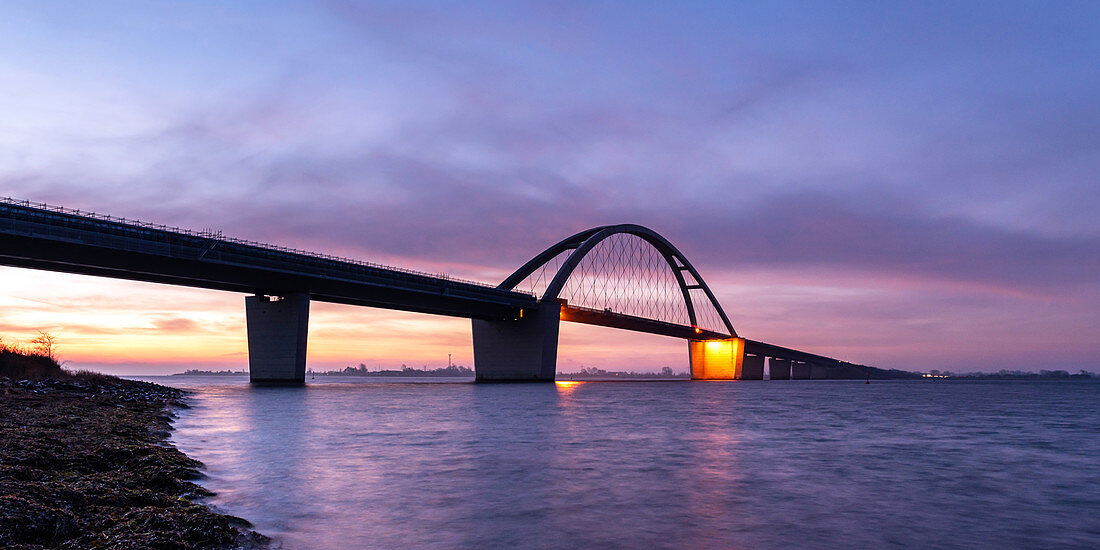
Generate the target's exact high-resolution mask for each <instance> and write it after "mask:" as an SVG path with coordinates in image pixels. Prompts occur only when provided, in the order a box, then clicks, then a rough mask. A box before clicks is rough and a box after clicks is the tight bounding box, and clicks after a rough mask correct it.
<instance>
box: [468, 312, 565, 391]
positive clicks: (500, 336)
mask: <svg viewBox="0 0 1100 550" xmlns="http://www.w3.org/2000/svg"><path fill="white" fill-rule="evenodd" d="M560 316H561V304H558V303H557V302H541V303H539V307H538V309H535V310H530V309H527V310H523V316H522V317H521V318H519V319H516V320H514V321H483V320H481V319H474V320H473V332H474V376H475V377H476V379H477V380H479V381H486V382H488V381H500V382H518V381H528V382H534V381H543V382H553V381H554V373H555V372H556V370H557V360H558V325H559V324H560Z"/></svg>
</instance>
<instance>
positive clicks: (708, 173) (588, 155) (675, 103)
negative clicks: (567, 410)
mask: <svg viewBox="0 0 1100 550" xmlns="http://www.w3.org/2000/svg"><path fill="white" fill-rule="evenodd" d="M1079 7H1080V6H1079ZM437 9H438V12H436V10H428V9H426V8H424V7H417V6H405V5H402V4H400V3H398V4H394V5H388V6H385V7H383V6H371V7H357V8H346V7H344V8H342V7H339V4H337V5H331V4H308V3H296V2H289V3H279V4H278V5H273V6H268V7H265V8H264V9H263V10H260V9H259V8H257V7H256V6H253V5H249V4H231V5H225V4H215V3H209V2H189V3H186V4H181V5H178V6H174V7H172V8H170V9H168V8H165V9H159V8H157V7H155V6H153V5H127V6H125V7H122V6H117V5H105V6H103V7H102V8H101V9H69V8H67V7H64V6H60V5H54V4H37V3H31V4H24V5H19V3H16V4H7V5H5V6H4V7H0V86H2V87H3V89H4V90H5V96H4V97H5V100H4V102H2V104H0V195H4V196H9V195H10V196H13V197H17V198H26V199H30V200H34V201H42V202H48V203H51V204H58V205H63V206H67V207H70V208H80V209H84V210H94V211H97V212H101V213H108V214H111V215H114V216H124V217H127V218H134V219H142V220H146V221H151V222H157V223H164V224H168V225H175V226H181V227H188V228H193V229H198V230H201V229H205V228H209V229H213V230H220V231H223V232H224V233H225V234H226V235H231V236H235V237H241V238H247V239H254V240H258V241H262V242H267V243H273V244H279V245H286V246H292V247H296V248H300V249H304V250H311V251H316V252H320V253H326V254H336V255H341V256H346V257H351V258H356V259H360V260H365V261H371V262H378V263H384V264H387V265H394V266H399V267H406V268H410V269H416V270H420V271H425V272H429V273H447V274H449V275H452V276H456V277H461V278H466V279H472V280H477V281H481V282H484V283H486V284H490V285H496V284H498V283H500V282H501V281H503V280H504V279H505V278H506V277H507V276H508V275H509V274H510V273H511V272H512V271H513V270H515V269H516V268H517V267H519V266H521V265H523V263H524V262H526V261H528V260H529V259H531V258H532V257H533V256H534V255H535V254H537V253H538V252H539V251H541V250H543V249H545V248H546V247H548V246H550V245H551V244H553V243H555V242H557V241H558V240H559V239H562V238H564V237H566V236H568V235H570V234H573V233H575V232H576V231H579V230H582V229H585V228H589V227H594V226H598V225H602V224H608V223H626V222H629V223H639V224H642V225H645V226H647V227H651V228H653V229H654V230H655V231H657V232H659V233H660V234H661V235H664V236H666V237H667V238H668V239H669V240H670V241H671V242H672V243H674V244H675V245H676V246H677V247H678V248H679V249H680V250H681V251H682V252H683V253H684V255H685V256H686V257H688V258H690V259H691V262H692V264H693V265H694V266H695V267H696V268H697V269H698V271H699V272H700V274H701V275H702V276H703V277H704V278H705V279H706V282H707V283H708V284H709V286H710V287H711V289H712V290H713V291H714V293H715V295H716V297H717V299H718V300H719V301H720V302H721V304H722V305H723V306H724V308H725V310H726V312H727V313H728V315H729V317H730V320H731V321H732V323H733V325H734V327H736V330H737V332H738V334H741V335H744V336H746V337H749V338H753V339H760V340H766V341H768V342H774V343H776V344H778V345H785V346H792V347H796V348H798V349H802V350H806V351H809V352H812V353H817V354H821V355H825V356H829V357H837V358H841V359H843V360H846V361H852V362H855V363H861V364H868V365H875V366H881V367H885V368H902V369H909V370H913V371H925V370H928V369H929V368H933V367H935V368H940V369H953V370H961V371H968V370H980V369H989V368H991V367H996V368H998V369H999V368H1007V369H1024V370H1032V371H1037V370H1039V369H1042V368H1055V367H1056V368H1060V369H1067V370H1070V371H1076V370H1078V369H1089V368H1094V367H1095V362H1096V361H1097V358H1098V357H1100V341H1098V340H1097V339H1096V338H1095V337H1094V334H1093V332H1094V331H1093V330H1092V327H1096V326H1100V282H1098V279H1097V277H1096V275H1095V274H1096V273H1097V272H1100V226H1098V225H1097V224H1096V222H1095V212H1096V211H1097V209H1098V208H1100V194H1097V193H1096V192H1095V189H1094V180H1095V174H1096V173H1098V172H1100V166H1098V162H1100V161H1098V159H1100V156H1098V155H1096V144H1095V139H1094V136H1093V132H1092V130H1091V129H1092V128H1095V127H1097V126H1098V125H1100V120H1097V114H1096V109H1095V108H1094V106H1095V98H1096V96H1097V93H1098V92H1097V90H1098V89H1100V76H1098V73H1097V71H1095V70H1093V65H1094V60H1095V59H1096V58H1097V56H1100V51H1098V49H1097V42H1098V41H1097V39H1096V35H1095V33H1093V32H1091V31H1090V30H1089V29H1087V28H1086V27H1084V26H1082V25H1081V24H1080V22H1082V21H1089V20H1092V18H1093V15H1094V14H1091V13H1089V14H1075V13H1073V12H1074V9H1070V8H1069V7H1065V9H1060V10H1046V11H1043V12H1042V13H1037V12H1036V13H1033V10H1031V9H1025V7H1023V6H1019V5H1015V6H1014V7H1006V8H1005V9H1003V10H996V12H997V13H986V11H987V10H984V9H978V7H976V6H969V7H967V6H959V7H957V10H955V11H957V13H954V14H953V15H952V16H951V17H946V18H945V17H943V14H941V13H939V12H938V11H937V10H936V9H933V8H930V7H925V6H923V5H921V4H919V3H918V4H913V5H909V6H904V7H896V9H893V10H878V9H868V10H867V12H866V13H865V14H864V15H863V16H861V17H839V16H836V15H826V14H825V13H824V12H821V11H819V10H809V11H808V12H807V11H806V10H803V9H798V8H795V7H790V6H788V7H785V8H780V7H776V8H775V9H774V10H773V11H769V10H757V9H748V8H746V9H745V10H737V9H732V8H731V7H729V6H724V5H722V4H720V3H719V4H705V3H703V4H692V5H690V6H686V7H684V9H679V8H676V7H673V6H672V5H664V6H662V5H659V4H658V5H649V6H627V5H618V6H614V5H613V6H603V7H598V6H588V5H575V6H572V7H569V8H564V7H563V8H562V9H561V10H550V9H546V10H543V9H541V8H535V7H532V6H527V5H522V6H519V5H517V6H514V7H512V8H510V9H509V10H508V11H509V14H508V15H501V14H499V13H487V12H483V11H482V10H479V9H470V10H466V9H457V8H454V7H446V6H438V7H437ZM1075 9H1076V8H1075ZM261 11H262V12H263V13H262V17H261V16H260V15H261V14H260V13H259V12H261ZM490 11H492V10H490ZM841 11H843V10H841ZM1082 11H1089V10H1086V9H1084V8H1082ZM1039 20H1041V21H1045V22H1046V23H1043V25H1048V26H1049V27H1050V28H1051V29H1058V31H1057V32H1054V31H1050V32H1045V31H1044V32H1032V31H1028V30H1027V29H1033V28H1037V27H1032V25H1034V24H1036V23H1035V22H1036V21H1039ZM1040 26H1042V25H1040ZM898 28H904V29H908V30H906V31H905V32H904V33H901V34H898V33H892V32H885V31H883V29H898ZM1043 28H1046V27H1043ZM657 29H660V31H659V32H657V31H656V30H657ZM975 29H978V30H979V31H980V32H972V31H974V30H975ZM655 32H656V33H657V35H659V36H660V37H661V39H660V40H655V39H654V36H655V34H654V33H655ZM899 32H900V31H899ZM900 35H904V36H905V39H904V40H899V39H898V38H897V37H898V36H900ZM519 37H523V38H522V39H521V38H519ZM745 37H751V39H750V38H745ZM792 37H799V39H798V40H793V39H792ZM1005 37H1012V38H1011V40H1009V39H1007V38H1005ZM517 40H518V41H519V43H522V46H519V45H517ZM746 41H748V42H746ZM748 43H752V44H753V46H752V47H747V46H746V44H748ZM197 44H198V45H202V46H201V47H196V45H197ZM809 44H814V46H813V47H810V46H808V45H809ZM1035 59H1044V60H1049V61H1050V62H1049V63H1035V62H1034V60H1035ZM0 289H3V290H2V291H0V338H3V339H4V341H5V342H27V341H29V340H30V339H32V338H33V337H34V336H35V335H37V334H38V331H40V330H46V331H49V332H51V333H55V334H56V335H57V336H58V338H59V342H60V346H61V348H60V354H61V358H62V359H63V360H66V361H68V362H69V365H70V366H72V367H75V368H91V369H98V370H103V371H107V372H117V373H137V372H146V373H166V372H175V371H179V370H181V369H183V368H217V369H225V368H228V369H242V368H245V367H246V364H247V361H246V355H245V352H246V346H245V329H244V314H243V301H244V296H243V295H240V294H232V293H225V292H217V291H206V290H193V289H184V288H179V287H172V286H166V285H155V284H147V283H133V282H125V281H117V280H110V279H102V278H94V277H83V276H76V275H65V274H57V273H45V272H34V271H28V270H23V269H13V268H0ZM642 296H646V295H645V294H642ZM616 299H623V297H622V296H618V297H617V298H616ZM590 328H591V327H586V328H584V329H583V330H582V329H579V328H576V327H572V325H571V324H569V323H565V324H564V326H563V328H562V336H561V338H562V342H563V344H562V348H561V350H560V354H559V356H560V358H561V359H560V360H559V369H560V370H562V371H571V370H576V369H577V368H579V367H580V366H581V365H585V366H597V367H600V368H605V369H612V370H619V369H626V370H630V369H637V370H649V371H655V370H658V369H660V368H661V367H663V366H666V365H667V366H670V367H672V368H673V369H675V370H676V371H678V372H684V371H685V370H686V369H687V368H688V364H687V354H686V353H685V350H684V347H685V345H684V343H683V342H682V341H678V342H677V341H672V340H669V339H666V338H662V337H657V336H646V335H637V334H630V333H627V332H623V331H615V330H613V329H608V330H607V331H604V330H596V331H592V330H590ZM706 328H710V327H706ZM447 354H452V355H453V360H454V362H455V363H457V364H464V365H467V366H470V365H472V347H471V343H470V322H469V320H466V319H459V318H436V317H431V316H428V315H419V314H411V313H400V312H394V311H386V310H372V309H367V308H351V307H344V306H333V305H326V304H320V303H314V304H312V307H311V312H310V327H309V354H308V356H309V367H310V368H313V369H329V368H342V367H343V366H346V365H356V364H358V363H364V364H366V365H368V366H372V367H374V366H381V367H391V368H392V367H399V366H400V365H401V364H407V365H410V366H417V367H419V366H442V365H445V364H446V360H447V359H446V358H447Z"/></svg>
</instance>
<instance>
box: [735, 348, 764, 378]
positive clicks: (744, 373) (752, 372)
mask: <svg viewBox="0 0 1100 550" xmlns="http://www.w3.org/2000/svg"><path fill="white" fill-rule="evenodd" d="M738 379H739V380H763V379H764V356H763V355H748V354H745V358H744V359H743V360H742V361H741V376H740V377H738Z"/></svg>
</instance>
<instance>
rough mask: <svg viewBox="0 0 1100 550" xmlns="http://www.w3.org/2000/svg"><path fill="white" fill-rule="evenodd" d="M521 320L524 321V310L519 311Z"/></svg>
mask: <svg viewBox="0 0 1100 550" xmlns="http://www.w3.org/2000/svg"><path fill="white" fill-rule="evenodd" d="M519 318H520V319H523V310H522V309H521V310H519Z"/></svg>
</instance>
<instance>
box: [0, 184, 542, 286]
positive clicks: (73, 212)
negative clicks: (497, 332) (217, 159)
mask: <svg viewBox="0 0 1100 550" xmlns="http://www.w3.org/2000/svg"><path fill="white" fill-rule="evenodd" d="M0 203H2V204H9V205H12V206H20V207H23V208H28V209H33V210H39V211H47V212H54V213H57V214H63V215H67V216H77V217H81V218H87V219H90V220H100V221H105V222H108V223H111V224H119V225H122V226H125V227H131V228H141V229H151V230H155V231H163V232H166V233H175V234H177V235H182V236H187V237H194V238H199V239H204V240H208V241H215V245H216V244H218V243H226V244H234V245H240V246H246V247H252V248H258V249H263V250H269V251H273V252H280V253H285V254H293V255H297V256H305V257H309V258H313V259H318V260H325V261H328V262H339V263H344V264H354V265H357V266H362V267H366V268H369V269H377V270H385V271H391V272H398V273H404V274H407V275H411V276H413V277H428V278H434V279H443V280H446V281H453V282H456V283H462V284H467V285H474V286H479V287H484V288H491V289H496V286H495V285H491V284H487V283H483V282H481V281H474V280H470V279H462V278H459V277H453V276H450V275H448V274H446V273H427V272H424V271H417V270H414V269H408V268H404V267H396V266H389V265H384V264H379V263H374V262H368V261H363V260H357V259H354V258H346V257H342V256H335V255H332V254H324V253H319V252H311V251H308V250H301V249H297V248H290V247H287V246H280V245H274V244H268V243H263V242H259V241H251V240H247V239H239V238H236V237H226V236H225V235H223V234H222V232H221V231H220V230H219V231H215V230H211V229H204V230H201V231H195V230H192V229H186V228H181V227H174V226H168V225H164V224H157V223H150V222H144V221H141V220H135V219H132V218H123V217H118V216H111V215H108V214H98V213H96V212H91V211H87V210H79V209H70V208H65V207H63V206H57V205H52V204H46V203H37V202H31V201H28V200H19V199H15V198H12V197H0ZM211 250H213V247H211ZM512 292H516V293H518V294H530V293H528V292H523V291H512ZM532 296H534V295H533V294H532Z"/></svg>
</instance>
